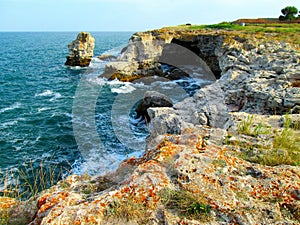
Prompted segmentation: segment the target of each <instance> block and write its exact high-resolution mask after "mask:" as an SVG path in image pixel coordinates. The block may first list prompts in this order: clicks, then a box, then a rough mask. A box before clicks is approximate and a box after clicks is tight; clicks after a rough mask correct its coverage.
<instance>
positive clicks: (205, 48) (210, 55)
mask: <svg viewBox="0 0 300 225" xmlns="http://www.w3.org/2000/svg"><path fill="white" fill-rule="evenodd" d="M222 42H223V40H222V38H221V37H219V36H213V35H203V36H197V37H196V38H193V39H192V40H188V39H184V38H181V39H177V38H173V39H172V41H171V44H176V45H178V46H182V47H184V48H186V49H188V50H189V51H191V52H193V53H194V54H195V55H196V56H197V57H195V56H191V55H190V54H186V53H185V54H182V53H179V52H177V53H175V54H174V51H173V52H172V54H173V55H178V56H179V57H178V60H180V62H175V63H173V65H174V64H177V65H178V64H185V65H189V64H191V65H195V64H196V63H197V62H195V61H199V60H200V61H202V62H205V64H206V65H205V66H204V67H207V66H208V67H209V70H210V71H211V72H212V73H213V74H214V76H215V78H216V79H219V78H220V77H221V72H222V71H221V69H220V66H219V60H218V56H217V55H216V51H215V49H216V48H219V47H220V46H221V45H222ZM166 48H168V47H166ZM167 51H168V50H167ZM167 51H165V49H164V52H163V54H162V57H161V58H162V59H163V60H162V61H165V60H164V59H165V58H166V55H168V53H166V52H167ZM182 55H184V57H183V56H182ZM187 55H189V56H188V57H187ZM169 64H170V63H169ZM206 70H207V68H206Z"/></svg>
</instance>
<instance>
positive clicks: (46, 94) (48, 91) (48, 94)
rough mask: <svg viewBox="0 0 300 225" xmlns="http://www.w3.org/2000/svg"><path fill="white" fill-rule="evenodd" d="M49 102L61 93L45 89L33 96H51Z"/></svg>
mask: <svg viewBox="0 0 300 225" xmlns="http://www.w3.org/2000/svg"><path fill="white" fill-rule="evenodd" d="M51 96H52V98H51V99H50V100H49V101H50V102H53V101H55V100H56V99H58V98H60V97H61V94H60V93H58V92H53V91H51V90H45V91H43V92H42V93H38V94H35V95H34V97H51Z"/></svg>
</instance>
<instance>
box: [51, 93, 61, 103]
mask: <svg viewBox="0 0 300 225" xmlns="http://www.w3.org/2000/svg"><path fill="white" fill-rule="evenodd" d="M60 97H61V94H60V93H54V97H53V98H51V99H50V100H49V101H50V102H53V101H55V100H56V99H58V98H60Z"/></svg>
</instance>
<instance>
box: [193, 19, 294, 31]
mask: <svg viewBox="0 0 300 225" xmlns="http://www.w3.org/2000/svg"><path fill="white" fill-rule="evenodd" d="M189 29H191V30H201V29H226V30H236V31H247V32H271V33H272V32H276V33H277V32H279V33H281V32H287V33H289V32H299V31H300V24H296V23H295V24H293V23H291V24H281V23H278V24H276V23H272V24H246V25H245V26H241V25H239V24H235V23H230V22H222V23H218V24H211V25H193V26H190V27H189Z"/></svg>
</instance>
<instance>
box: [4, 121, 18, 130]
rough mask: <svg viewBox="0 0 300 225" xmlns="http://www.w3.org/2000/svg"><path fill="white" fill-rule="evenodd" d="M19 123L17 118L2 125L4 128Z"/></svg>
mask: <svg viewBox="0 0 300 225" xmlns="http://www.w3.org/2000/svg"><path fill="white" fill-rule="evenodd" d="M17 123H18V121H17V120H13V121H9V122H5V123H2V127H4V128H7V127H11V126H14V125H16V124H17Z"/></svg>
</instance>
